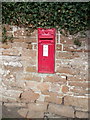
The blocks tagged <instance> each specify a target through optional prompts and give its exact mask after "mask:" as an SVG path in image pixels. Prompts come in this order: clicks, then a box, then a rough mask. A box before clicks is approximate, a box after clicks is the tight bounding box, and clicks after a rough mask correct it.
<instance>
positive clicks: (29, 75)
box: [21, 73, 41, 82]
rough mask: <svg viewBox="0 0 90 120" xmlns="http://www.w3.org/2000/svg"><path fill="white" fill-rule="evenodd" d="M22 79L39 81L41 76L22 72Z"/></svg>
mask: <svg viewBox="0 0 90 120" xmlns="http://www.w3.org/2000/svg"><path fill="white" fill-rule="evenodd" d="M21 79H22V80H31V81H37V82H40V81H41V77H40V76H38V75H35V74H31V73H30V74H24V77H23V78H21Z"/></svg>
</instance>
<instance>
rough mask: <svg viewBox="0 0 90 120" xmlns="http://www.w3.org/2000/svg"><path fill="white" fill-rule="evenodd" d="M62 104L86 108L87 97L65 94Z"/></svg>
mask: <svg viewBox="0 0 90 120" xmlns="http://www.w3.org/2000/svg"><path fill="white" fill-rule="evenodd" d="M64 104H65V105H71V106H76V107H81V108H84V109H88V98H83V97H78V96H77V97H74V96H66V97H64Z"/></svg>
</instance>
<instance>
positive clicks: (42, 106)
mask: <svg viewBox="0 0 90 120" xmlns="http://www.w3.org/2000/svg"><path fill="white" fill-rule="evenodd" d="M47 105H48V103H42V102H37V103H29V104H28V108H29V110H32V111H35V112H46V111H47Z"/></svg>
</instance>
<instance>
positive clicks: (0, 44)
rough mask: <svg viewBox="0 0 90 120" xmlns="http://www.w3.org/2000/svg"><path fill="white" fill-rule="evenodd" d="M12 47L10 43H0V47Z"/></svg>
mask: <svg viewBox="0 0 90 120" xmlns="http://www.w3.org/2000/svg"><path fill="white" fill-rule="evenodd" d="M11 47H12V44H11V43H0V48H4V49H9V48H11Z"/></svg>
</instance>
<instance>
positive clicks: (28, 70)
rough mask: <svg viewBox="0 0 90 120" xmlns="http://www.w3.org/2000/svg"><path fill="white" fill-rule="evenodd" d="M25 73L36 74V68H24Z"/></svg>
mask: <svg viewBox="0 0 90 120" xmlns="http://www.w3.org/2000/svg"><path fill="white" fill-rule="evenodd" d="M25 71H26V72H37V70H36V66H30V67H26V68H25Z"/></svg>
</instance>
